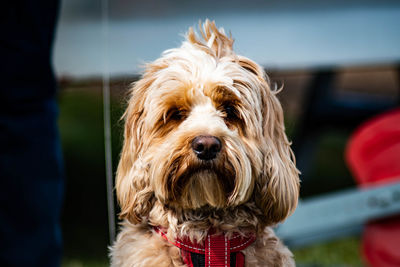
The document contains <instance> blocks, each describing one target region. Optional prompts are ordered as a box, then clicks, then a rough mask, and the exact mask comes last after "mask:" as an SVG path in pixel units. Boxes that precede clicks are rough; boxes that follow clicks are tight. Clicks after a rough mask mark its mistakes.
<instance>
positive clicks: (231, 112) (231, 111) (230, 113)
mask: <svg viewBox="0 0 400 267" xmlns="http://www.w3.org/2000/svg"><path fill="white" fill-rule="evenodd" d="M224 111H225V113H226V118H227V119H236V118H237V114H236V112H237V111H236V109H235V108H234V107H233V106H231V105H226V106H225V107H224Z"/></svg>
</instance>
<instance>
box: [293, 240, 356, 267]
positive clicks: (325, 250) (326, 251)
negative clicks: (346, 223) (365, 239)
mask: <svg viewBox="0 0 400 267" xmlns="http://www.w3.org/2000/svg"><path fill="white" fill-rule="evenodd" d="M292 251H293V253H294V256H295V260H296V262H297V263H298V264H302V265H306V266H308V265H310V266H353V267H355V266H363V263H362V261H361V255H360V238H359V237H347V238H343V239H339V240H335V241H330V242H326V243H319V244H314V245H311V246H307V247H302V248H296V249H293V250H292Z"/></svg>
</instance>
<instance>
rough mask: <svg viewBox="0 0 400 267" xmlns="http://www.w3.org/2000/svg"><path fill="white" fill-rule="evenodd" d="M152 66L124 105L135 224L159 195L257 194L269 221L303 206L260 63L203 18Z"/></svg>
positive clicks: (128, 210)
mask: <svg viewBox="0 0 400 267" xmlns="http://www.w3.org/2000/svg"><path fill="white" fill-rule="evenodd" d="M201 36H202V38H199V37H198V36H197V35H196V34H195V33H194V32H193V30H192V29H189V32H188V34H187V40H186V41H185V42H184V43H183V44H182V46H181V47H180V48H177V49H172V50H168V51H166V52H165V53H164V54H163V56H162V57H161V58H159V59H158V60H156V61H155V62H153V63H151V64H148V65H147V67H146V70H145V73H144V75H143V77H142V78H141V79H140V80H139V81H138V82H136V83H135V84H134V86H133V88H132V91H131V97H130V100H129V105H128V108H127V110H126V112H125V115H124V118H125V133H124V135H125V141H124V146H123V150H122V154H121V160H120V163H119V167H118V173H117V181H116V189H117V196H118V200H119V203H120V205H121V213H120V216H121V217H122V218H127V219H128V220H130V221H131V222H134V223H137V222H139V221H141V220H142V218H143V217H145V216H147V215H148V213H149V212H150V210H151V208H152V206H153V204H154V202H155V201H159V202H161V203H162V204H163V205H164V206H166V207H171V208H173V207H180V208H182V209H193V210H195V209H201V208H202V207H211V208H216V209H218V208H231V207H235V206H238V205H241V204H244V203H246V202H248V201H253V202H254V203H255V204H256V205H257V207H258V208H259V209H260V210H261V211H262V213H263V214H264V220H265V221H266V223H276V222H279V221H281V220H283V219H284V218H286V217H287V216H288V215H289V214H290V213H291V212H292V211H293V210H294V209H295V207H296V205H297V199H298V190H299V179H298V171H297V169H296V167H295V164H294V157H293V153H292V151H291V149H290V143H289V142H288V140H287V137H286V135H285V128H284V124H283V113H282V108H281V105H280V103H279V101H278V99H277V97H276V95H275V94H276V92H275V91H272V90H271V88H270V84H269V81H268V78H267V76H266V75H265V73H264V71H263V69H262V68H261V67H260V66H258V65H257V64H256V63H254V62H253V61H251V60H250V59H248V58H245V57H243V56H239V55H236V54H235V53H234V52H233V50H232V45H233V39H232V38H230V37H228V36H226V35H225V33H224V31H223V30H222V29H219V30H218V29H217V28H216V26H215V24H214V23H213V22H209V21H206V22H205V23H204V24H203V29H202V30H201Z"/></svg>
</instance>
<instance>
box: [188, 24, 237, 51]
mask: <svg viewBox="0 0 400 267" xmlns="http://www.w3.org/2000/svg"><path fill="white" fill-rule="evenodd" d="M199 30H200V34H201V36H198V35H197V34H196V32H195V31H194V29H193V28H192V27H190V28H189V31H188V33H187V36H186V39H187V40H188V41H189V43H191V44H192V45H194V46H196V47H198V48H199V49H201V50H203V51H205V52H207V53H208V54H210V55H212V56H214V57H216V58H222V57H224V56H229V55H231V54H232V53H233V52H232V47H233V42H234V40H233V38H232V36H231V35H230V34H229V36H228V35H226V34H225V30H224V29H223V28H219V29H218V28H217V26H216V25H215V21H210V20H209V19H206V20H205V22H204V23H202V22H201V21H199Z"/></svg>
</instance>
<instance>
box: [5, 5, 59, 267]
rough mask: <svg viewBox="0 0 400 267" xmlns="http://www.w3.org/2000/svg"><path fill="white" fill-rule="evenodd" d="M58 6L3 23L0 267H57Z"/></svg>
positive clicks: (26, 11) (22, 9)
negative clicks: (53, 62) (53, 52)
mask: <svg viewBox="0 0 400 267" xmlns="http://www.w3.org/2000/svg"><path fill="white" fill-rule="evenodd" d="M58 8H59V2H58V1H54V0H41V1H35V0H15V1H6V2H4V3H3V5H2V9H3V12H2V13H3V16H2V17H1V18H0V76H1V79H0V266H45V267H46V266H59V265H60V260H61V253H62V239H61V230H60V213H61V206H62V199H63V187H64V184H63V162H62V156H61V155H62V154H61V146H60V139H59V134H58V129H57V115H58V107H57V103H56V88H57V86H56V81H55V78H54V75H53V71H52V67H51V49H52V44H53V39H54V29H55V23H56V18H57V14H58Z"/></svg>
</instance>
